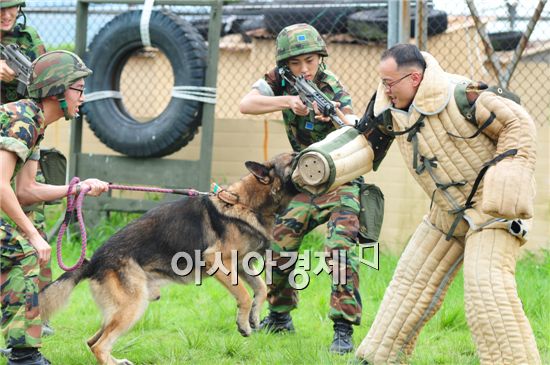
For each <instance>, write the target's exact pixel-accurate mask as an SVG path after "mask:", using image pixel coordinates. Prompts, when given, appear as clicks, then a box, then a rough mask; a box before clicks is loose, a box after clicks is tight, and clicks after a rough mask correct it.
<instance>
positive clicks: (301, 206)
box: [268, 184, 361, 324]
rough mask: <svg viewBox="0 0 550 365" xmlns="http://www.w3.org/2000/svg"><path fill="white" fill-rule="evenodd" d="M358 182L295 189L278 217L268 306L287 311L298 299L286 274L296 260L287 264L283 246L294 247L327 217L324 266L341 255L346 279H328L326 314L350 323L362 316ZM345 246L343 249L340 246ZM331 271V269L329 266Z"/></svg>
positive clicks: (294, 248)
mask: <svg viewBox="0 0 550 365" xmlns="http://www.w3.org/2000/svg"><path fill="white" fill-rule="evenodd" d="M359 209H360V202H359V186H358V185H355V184H353V185H351V184H349V185H344V186H341V187H339V188H338V189H336V190H334V191H331V192H329V193H327V194H324V195H321V196H317V197H313V196H311V195H307V194H299V195H297V196H296V197H295V198H294V199H293V200H292V201H291V203H290V204H289V206H288V208H287V209H286V211H285V212H284V214H282V215H281V216H278V217H277V220H276V224H275V228H274V232H273V236H274V239H275V241H274V242H272V244H271V250H272V251H273V261H275V266H274V267H273V271H272V283H271V284H269V285H268V301H269V307H270V310H271V311H274V312H289V311H291V310H292V309H294V308H296V306H297V305H298V293H297V290H296V289H294V288H293V287H292V285H291V284H290V281H289V275H290V274H291V272H292V271H293V270H294V267H295V266H296V265H295V263H293V264H291V265H290V266H289V267H287V268H285V269H284V270H281V269H280V267H285V266H288V265H289V260H290V259H289V258H288V256H281V252H283V251H285V252H297V251H298V250H299V248H300V245H301V243H302V239H303V238H304V236H305V235H306V234H307V233H309V232H310V231H311V230H313V229H314V228H315V227H317V226H319V225H322V224H324V223H327V233H326V239H325V247H324V250H325V258H326V260H325V261H326V263H327V266H329V265H331V262H334V261H333V260H334V259H335V258H337V256H338V255H340V257H345V258H346V260H345V269H343V268H342V270H340V272H344V271H345V284H342V281H341V280H336V282H337V283H338V284H335V281H334V280H333V281H332V284H331V285H332V288H331V289H332V290H331V297H330V311H329V317H330V318H331V319H332V320H333V321H334V320H336V319H346V320H348V321H350V322H352V323H353V324H360V322H361V296H360V294H359V275H358V270H359V258H358V257H357V252H356V250H354V249H353V248H354V247H355V246H356V244H357V236H358V232H359V217H358V214H359ZM342 251H345V252H342ZM331 275H332V276H333V275H334V270H333V271H332V272H331Z"/></svg>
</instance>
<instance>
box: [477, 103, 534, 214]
mask: <svg viewBox="0 0 550 365" xmlns="http://www.w3.org/2000/svg"><path fill="white" fill-rule="evenodd" d="M491 114H494V115H495V120H494V121H493V123H491V124H490V125H489V126H488V127H487V128H486V129H485V130H484V133H485V134H486V135H488V136H489V137H490V138H491V139H493V140H494V141H496V143H497V149H496V154H495V157H496V156H497V155H499V154H501V153H504V152H506V151H508V150H511V149H516V150H517V154H516V155H515V156H512V157H508V158H505V159H503V160H502V161H500V162H499V163H497V164H496V165H495V166H492V167H491V168H489V170H488V171H487V174H486V176H485V179H484V189H483V202H482V210H483V212H484V213H487V214H490V215H492V216H494V217H499V218H507V219H513V218H523V219H527V218H531V217H532V216H533V200H534V198H535V182H534V177H533V172H534V169H535V162H536V138H537V132H536V126H535V123H534V122H533V119H532V118H531V117H530V116H529V114H528V113H527V112H526V111H525V109H524V108H523V107H521V106H520V105H519V104H517V103H515V102H513V101H511V100H508V99H506V98H503V97H500V96H497V95H496V94H494V93H491V92H484V93H481V95H480V96H479V98H478V99H477V102H476V120H477V121H478V123H479V124H480V125H482V124H483V123H484V122H485V121H486V120H487V119H488V118H489V117H490V116H491Z"/></svg>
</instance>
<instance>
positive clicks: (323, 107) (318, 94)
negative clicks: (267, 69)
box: [279, 67, 346, 128]
mask: <svg viewBox="0 0 550 365" xmlns="http://www.w3.org/2000/svg"><path fill="white" fill-rule="evenodd" d="M279 74H280V75H281V77H282V78H283V80H285V81H286V82H288V83H289V84H290V85H291V86H292V87H293V88H294V90H296V92H297V93H298V96H299V97H300V99H301V100H302V102H303V103H304V104H305V105H306V106H307V108H308V109H309V110H310V112H311V113H312V114H313V102H314V101H315V102H317V108H318V109H319V112H321V114H323V116H325V117H329V118H330V119H331V120H332V122H333V123H334V125H335V126H336V127H337V128H340V127H344V126H345V125H346V124H345V123H344V122H343V121H342V119H340V117H338V115H337V114H336V108H335V107H334V104H332V102H331V101H330V99H329V98H327V96H326V95H325V94H323V92H322V91H321V90H319V88H318V87H317V86H316V85H315V84H314V83H313V82H311V81H309V80H306V79H305V78H304V76H303V75H300V76H298V77H296V76H294V74H292V72H291V71H290V70H289V69H288V67H281V68H279Z"/></svg>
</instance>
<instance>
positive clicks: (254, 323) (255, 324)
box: [248, 312, 260, 331]
mask: <svg viewBox="0 0 550 365" xmlns="http://www.w3.org/2000/svg"><path fill="white" fill-rule="evenodd" d="M248 322H249V324H250V327H251V328H252V331H257V330H259V329H260V314H259V313H253V312H250V317H249V318H248Z"/></svg>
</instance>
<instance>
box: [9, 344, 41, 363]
mask: <svg viewBox="0 0 550 365" xmlns="http://www.w3.org/2000/svg"><path fill="white" fill-rule="evenodd" d="M8 365H51V363H50V362H49V361H48V359H46V358H45V357H44V356H43V355H42V354H41V353H40V351H38V349H37V348H34V347H26V348H20V349H19V348H15V349H12V350H11V354H10V357H9V359H8Z"/></svg>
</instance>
